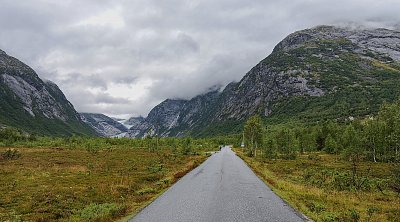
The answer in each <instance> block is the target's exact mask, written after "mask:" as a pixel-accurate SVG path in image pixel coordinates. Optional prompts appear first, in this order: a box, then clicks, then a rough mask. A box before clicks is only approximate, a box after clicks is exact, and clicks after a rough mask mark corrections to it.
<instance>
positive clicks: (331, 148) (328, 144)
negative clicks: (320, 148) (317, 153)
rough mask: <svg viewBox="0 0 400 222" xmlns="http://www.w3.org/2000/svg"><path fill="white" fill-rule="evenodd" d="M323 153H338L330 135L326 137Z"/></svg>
mask: <svg viewBox="0 0 400 222" xmlns="http://www.w3.org/2000/svg"><path fill="white" fill-rule="evenodd" d="M324 151H325V152H327V153H337V151H338V145H337V143H336V141H335V139H333V137H332V135H331V134H328V136H327V137H326V141H325V148H324Z"/></svg>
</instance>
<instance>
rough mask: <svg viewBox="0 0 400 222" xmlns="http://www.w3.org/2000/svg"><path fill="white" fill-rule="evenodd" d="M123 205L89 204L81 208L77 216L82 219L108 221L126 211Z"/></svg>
mask: <svg viewBox="0 0 400 222" xmlns="http://www.w3.org/2000/svg"><path fill="white" fill-rule="evenodd" d="M126 210H127V208H126V207H125V206H121V205H117V204H114V203H104V204H90V205H88V206H86V207H85V208H84V209H82V210H81V211H80V212H79V214H78V218H77V219H80V220H82V221H109V220H110V219H113V218H116V217H118V216H119V215H122V214H124V213H125V212H126Z"/></svg>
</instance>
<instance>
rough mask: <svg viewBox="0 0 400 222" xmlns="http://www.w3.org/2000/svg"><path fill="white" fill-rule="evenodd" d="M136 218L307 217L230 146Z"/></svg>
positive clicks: (148, 221) (143, 221)
mask: <svg viewBox="0 0 400 222" xmlns="http://www.w3.org/2000/svg"><path fill="white" fill-rule="evenodd" d="M130 221H132V222H214V221H215V222H224V221H226V222H235V221H238V222H239V221H240V222H244V221H251V222H256V221H268V222H281V221H282V222H297V221H305V219H304V218H303V217H302V216H301V215H300V214H298V213H296V212H295V211H294V210H293V209H292V208H291V207H289V206H288V205H286V203H285V202H284V201H282V200H281V199H280V198H279V197H278V196H277V195H276V194H275V193H273V192H272V191H271V189H270V188H269V187H267V186H266V185H265V184H264V183H263V182H262V181H261V180H260V179H259V178H258V177H257V176H256V175H255V174H254V173H253V171H252V170H251V169H250V168H249V167H248V166H247V165H246V164H245V163H244V162H243V160H241V159H240V158H239V157H237V156H236V154H235V153H234V152H233V151H232V150H231V149H230V148H228V147H224V148H222V150H221V151H220V152H218V153H216V154H213V155H212V156H211V157H210V158H208V159H207V160H206V161H205V162H204V163H203V164H202V165H200V166H199V167H197V168H196V169H194V170H192V171H191V172H190V173H188V174H187V175H186V176H184V177H183V178H182V179H180V180H179V181H178V182H177V183H176V184H175V185H173V186H172V187H171V188H170V189H168V190H167V191H166V192H165V193H164V194H163V195H161V196H160V197H159V198H157V199H156V200H155V201H154V202H153V203H151V204H150V205H149V206H147V207H146V208H144V209H143V210H142V211H141V212H140V213H139V214H137V215H136V217H134V218H133V219H131V220H130Z"/></svg>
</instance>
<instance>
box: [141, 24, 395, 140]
mask: <svg viewBox="0 0 400 222" xmlns="http://www.w3.org/2000/svg"><path fill="white" fill-rule="evenodd" d="M399 86H400V33H399V32H397V31H392V30H387V29H370V30H353V29H348V28H339V27H332V26H319V27H315V28H312V29H306V30H302V31H298V32H295V33H293V34H291V35H289V36H288V37H286V38H285V39H284V40H282V41H281V42H280V43H279V44H278V45H277V46H276V47H275V48H274V50H273V52H272V53H271V54H270V55H269V56H268V57H267V58H265V59H264V60H262V61H261V62H260V63H259V64H257V65H256V66H255V67H253V68H252V69H251V70H250V71H249V72H248V73H247V74H246V75H245V76H244V77H243V79H242V80H241V81H240V82H238V83H231V84H229V85H228V86H227V87H226V88H225V89H224V90H223V91H222V92H221V93H219V92H217V93H215V94H214V96H212V97H210V98H211V99H210V100H207V101H208V102H206V103H201V104H202V105H200V106H199V107H201V108H198V107H197V106H193V107H192V106H189V105H188V104H197V103H196V102H195V101H198V99H199V98H198V97H196V98H193V99H192V100H189V101H185V102H183V103H182V104H181V105H180V109H178V108H177V107H175V109H174V115H171V116H168V118H169V119H173V118H174V117H176V116H178V115H179V118H177V119H178V120H177V121H176V124H172V125H171V126H170V127H169V128H168V129H167V130H165V128H164V127H160V129H161V130H159V131H160V132H159V134H160V135H163V136H171V135H183V134H190V135H194V136H207V135H211V134H214V135H215V134H221V133H230V132H235V131H236V130H238V129H240V126H241V124H242V123H243V122H244V121H245V120H246V118H248V117H249V116H251V115H254V114H260V115H262V116H263V117H264V118H265V120H266V122H267V123H268V124H274V123H284V122H287V121H298V122H302V123H310V122H314V121H320V120H324V119H338V120H344V119H346V118H348V117H349V116H365V115H369V114H373V113H375V112H377V110H378V108H379V106H380V105H381V104H382V103H383V102H384V101H389V102H390V101H393V100H394V99H395V98H397V97H399V96H400V87H399ZM200 98H203V99H204V98H208V97H204V96H200ZM164 103H165V102H164ZM156 108H157V107H156ZM183 113H190V115H189V118H183V117H182V116H184V115H182V114H183ZM157 118H158V122H165V121H166V120H164V118H165V116H162V115H160V116H158V117H152V119H157ZM145 122H148V121H147V118H146V121H145ZM154 126H158V124H155V122H152V124H148V125H147V128H146V127H143V128H145V129H144V131H148V129H149V128H152V127H154ZM142 132H143V131H141V133H137V134H136V135H143V133H142Z"/></svg>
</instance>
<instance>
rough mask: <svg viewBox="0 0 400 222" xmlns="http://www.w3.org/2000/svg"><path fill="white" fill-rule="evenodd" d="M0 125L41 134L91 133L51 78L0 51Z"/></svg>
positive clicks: (92, 133)
mask: <svg viewBox="0 0 400 222" xmlns="http://www.w3.org/2000/svg"><path fill="white" fill-rule="evenodd" d="M0 108H1V109H0V125H4V126H8V127H16V128H20V129H23V130H25V131H27V132H31V133H38V134H43V135H54V136H67V135H94V134H95V132H94V131H93V130H92V129H91V128H90V127H88V126H87V125H86V124H85V123H83V122H82V120H81V118H80V115H79V114H78V113H77V112H76V111H75V109H74V107H73V105H72V104H71V103H70V102H69V101H68V100H67V98H66V97H65V95H64V94H63V93H62V91H61V90H60V89H59V88H58V86H57V85H56V84H54V83H53V82H51V81H47V80H46V81H43V80H42V79H40V78H39V76H38V75H37V74H36V72H35V71H34V70H33V69H31V68H30V67H29V66H27V65H25V64H24V63H22V62H21V61H19V60H18V59H16V58H13V57H11V56H9V55H7V54H6V53H5V52H4V51H2V50H0Z"/></svg>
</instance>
